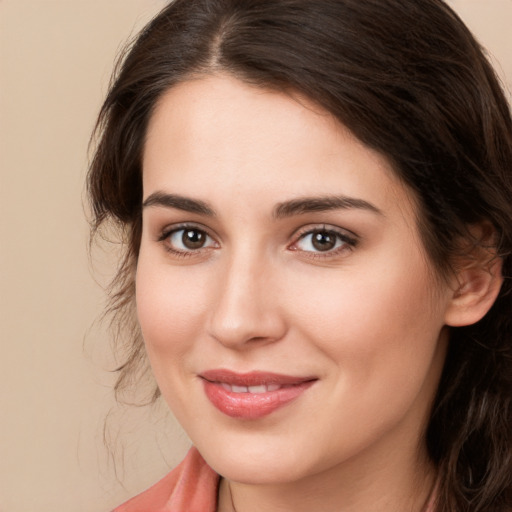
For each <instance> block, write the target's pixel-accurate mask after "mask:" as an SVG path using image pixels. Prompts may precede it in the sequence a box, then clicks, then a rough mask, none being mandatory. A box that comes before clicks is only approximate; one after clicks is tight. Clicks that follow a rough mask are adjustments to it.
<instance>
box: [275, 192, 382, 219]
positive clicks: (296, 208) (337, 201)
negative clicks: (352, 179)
mask: <svg viewBox="0 0 512 512" xmlns="http://www.w3.org/2000/svg"><path fill="white" fill-rule="evenodd" d="M349 209H357V210H367V211H370V212H372V213H376V214H378V215H382V216H384V214H383V213H382V211H381V210H379V208H377V207H376V206H375V205H373V204H372V203H369V202H368V201H365V200H363V199H357V198H354V197H347V196H324V197H302V198H298V199H292V200H290V201H285V202H283V203H279V204H278V205H277V206H276V207H275V208H274V218H275V219H282V218H284V217H291V216H293V215H302V214H305V213H314V212H325V211H329V210H349Z"/></svg>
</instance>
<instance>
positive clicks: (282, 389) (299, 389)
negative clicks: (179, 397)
mask: <svg viewBox="0 0 512 512" xmlns="http://www.w3.org/2000/svg"><path fill="white" fill-rule="evenodd" d="M199 377H200V378H201V379H202V381H203V387H204V391H205V394H206V396H207V398H208V399H209V400H210V402H211V403H212V404H213V405H214V406H215V407H216V408H217V409H218V410H219V411H220V412H222V413H223V414H225V415H227V416H230V417H232V418H238V419H258V418H262V417H264V416H268V415H269V414H271V413H273V412H274V411H276V410H277V409H280V408H281V407H284V406H285V405H287V404H289V403H290V402H292V401H294V400H296V399H297V398H299V397H300V396H301V395H302V394H303V393H304V392H305V391H306V390H307V389H309V388H310V387H311V386H312V385H313V384H314V383H315V382H316V381H317V380H318V378H316V377H295V376H290V375H281V374H276V373H268V372H251V373H236V372H232V371H230V370H224V369H222V370H208V371H206V372H203V373H201V374H200V375H199Z"/></svg>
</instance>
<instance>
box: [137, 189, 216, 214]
mask: <svg viewBox="0 0 512 512" xmlns="http://www.w3.org/2000/svg"><path fill="white" fill-rule="evenodd" d="M151 206H162V207H164V208H175V209H177V210H183V211H185V212H190V213H197V214H199V215H206V216H208V217H215V216H216V214H215V211H214V210H213V208H211V207H210V206H208V204H207V203H205V202H204V201H201V200H199V199H191V198H190V197H185V196H180V195H177V194H167V193H166V192H161V191H158V192H153V193H152V194H151V195H149V196H148V197H147V198H146V199H145V200H144V202H143V203H142V207H143V208H149V207H151Z"/></svg>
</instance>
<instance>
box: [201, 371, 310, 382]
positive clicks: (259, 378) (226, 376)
mask: <svg viewBox="0 0 512 512" xmlns="http://www.w3.org/2000/svg"><path fill="white" fill-rule="evenodd" d="M199 377H201V378H203V379H205V380H207V381H209V382H219V383H224V384H230V385H232V386H261V385H268V384H279V385H281V386H284V385H293V384H302V383H303V382H309V381H312V380H317V377H314V376H308V377H298V376H293V375H283V374H280V373H272V372H263V371H252V372H248V373H238V372H234V371H231V370H227V369H218V370H207V371H205V372H202V373H200V374H199Z"/></svg>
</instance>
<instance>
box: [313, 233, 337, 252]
mask: <svg viewBox="0 0 512 512" xmlns="http://www.w3.org/2000/svg"><path fill="white" fill-rule="evenodd" d="M336 238H337V237H336V235H335V234H334V233H331V232H329V231H314V232H313V233H312V235H311V245H312V246H313V247H314V248H315V249H316V250H317V251H330V250H331V249H334V247H335V246H336V241H337V240H336Z"/></svg>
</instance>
